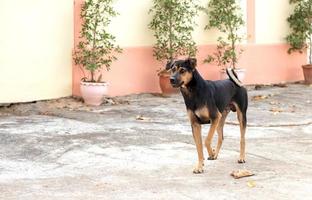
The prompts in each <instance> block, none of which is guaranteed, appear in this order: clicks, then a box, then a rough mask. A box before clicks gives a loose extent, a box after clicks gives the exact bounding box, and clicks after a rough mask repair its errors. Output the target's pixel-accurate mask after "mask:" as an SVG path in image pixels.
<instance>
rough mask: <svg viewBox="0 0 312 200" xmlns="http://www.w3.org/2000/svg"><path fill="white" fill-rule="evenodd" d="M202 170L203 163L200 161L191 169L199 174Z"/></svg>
mask: <svg viewBox="0 0 312 200" xmlns="http://www.w3.org/2000/svg"><path fill="white" fill-rule="evenodd" d="M203 172H204V164H202V163H198V164H197V165H196V166H195V167H194V169H193V173H194V174H201V173H203Z"/></svg>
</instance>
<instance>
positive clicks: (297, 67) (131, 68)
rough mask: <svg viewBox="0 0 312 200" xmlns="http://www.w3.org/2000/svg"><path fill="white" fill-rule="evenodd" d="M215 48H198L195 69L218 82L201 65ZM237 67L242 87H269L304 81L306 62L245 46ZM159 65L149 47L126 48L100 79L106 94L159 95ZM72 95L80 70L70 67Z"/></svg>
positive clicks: (278, 49)
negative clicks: (243, 75) (242, 76)
mask: <svg viewBox="0 0 312 200" xmlns="http://www.w3.org/2000/svg"><path fill="white" fill-rule="evenodd" d="M214 48H215V45H205V46H200V47H199V52H198V55H197V59H198V70H199V71H200V73H201V74H202V75H203V76H204V77H205V78H206V79H210V80H217V79H219V76H220V75H219V68H218V67H217V66H214V65H210V64H209V65H208V64H204V63H203V60H204V59H205V57H206V55H207V54H208V53H211V52H213V51H214ZM243 48H244V50H245V51H244V53H243V55H242V57H241V59H240V62H239V66H240V67H242V68H245V69H246V78H245V81H244V83H245V84H269V83H279V82H283V81H286V82H293V81H298V80H302V79H303V75H302V70H301V65H302V64H304V63H305V61H306V55H305V54H292V55H288V54H287V48H288V46H287V45H285V44H275V45H252V44H250V45H245V46H244V47H243ZM161 66H162V64H161V63H158V62H157V61H156V60H155V59H154V58H153V56H152V47H136V48H125V49H124V51H123V54H121V55H120V56H119V57H118V61H116V62H115V63H114V64H113V65H112V69H111V71H109V72H104V77H103V79H104V80H106V81H108V82H109V83H110V88H109V95H111V96H118V95H126V94H132V93H143V92H160V88H159V85H158V77H157V70H158V69H159V68H160V67H161ZM73 72H74V78H73V94H74V95H80V92H79V82H80V79H81V77H82V73H81V70H80V69H79V68H78V67H77V66H73Z"/></svg>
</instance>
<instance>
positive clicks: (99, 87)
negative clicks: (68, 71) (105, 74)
mask: <svg viewBox="0 0 312 200" xmlns="http://www.w3.org/2000/svg"><path fill="white" fill-rule="evenodd" d="M107 90H108V83H106V82H103V83H91V82H83V81H81V82H80V92H81V95H82V98H83V100H84V102H85V104H87V105H91V106H99V105H101V104H102V102H103V97H104V96H105V95H107Z"/></svg>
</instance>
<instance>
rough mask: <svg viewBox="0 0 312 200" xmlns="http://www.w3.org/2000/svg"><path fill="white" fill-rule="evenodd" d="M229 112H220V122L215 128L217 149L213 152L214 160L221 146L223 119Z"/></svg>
mask: <svg viewBox="0 0 312 200" xmlns="http://www.w3.org/2000/svg"><path fill="white" fill-rule="evenodd" d="M229 112H230V111H229V110H224V111H223V112H222V117H221V119H220V122H219V124H218V127H217V133H218V144H217V148H216V152H215V155H214V159H217V158H218V154H219V151H220V149H221V146H222V141H223V126H224V124H225V119H226V117H227V115H228V114H229Z"/></svg>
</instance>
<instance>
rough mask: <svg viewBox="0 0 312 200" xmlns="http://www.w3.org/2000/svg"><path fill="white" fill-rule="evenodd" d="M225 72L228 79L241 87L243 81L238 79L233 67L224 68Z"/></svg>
mask: <svg viewBox="0 0 312 200" xmlns="http://www.w3.org/2000/svg"><path fill="white" fill-rule="evenodd" d="M226 73H227V75H228V76H229V78H230V80H231V81H233V82H234V83H235V85H237V86H238V87H242V86H243V83H242V82H241V81H240V80H239V79H238V76H237V74H236V72H235V71H234V69H233V68H226Z"/></svg>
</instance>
